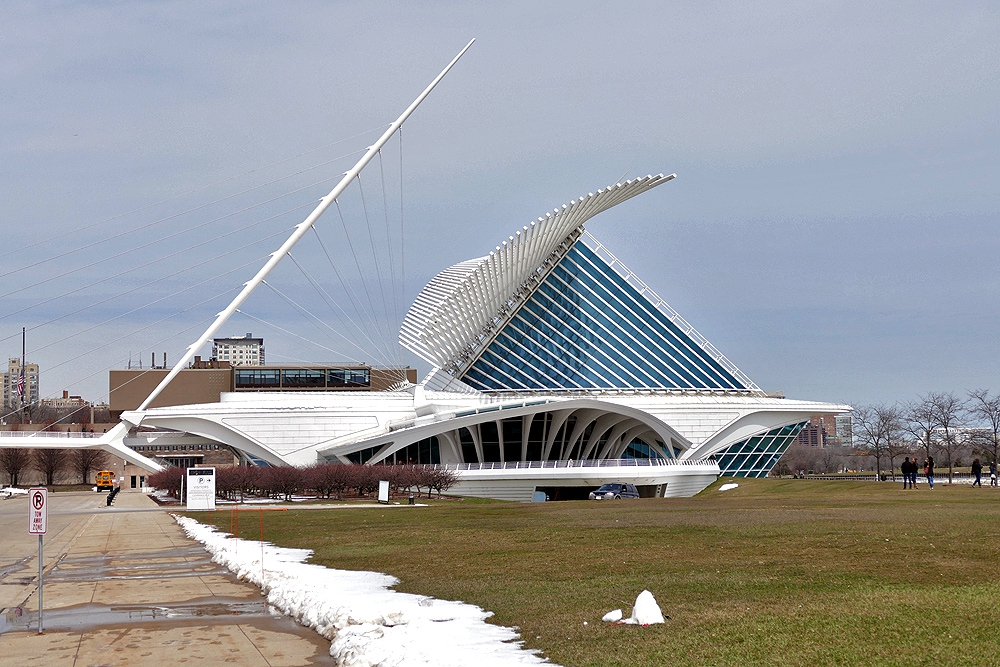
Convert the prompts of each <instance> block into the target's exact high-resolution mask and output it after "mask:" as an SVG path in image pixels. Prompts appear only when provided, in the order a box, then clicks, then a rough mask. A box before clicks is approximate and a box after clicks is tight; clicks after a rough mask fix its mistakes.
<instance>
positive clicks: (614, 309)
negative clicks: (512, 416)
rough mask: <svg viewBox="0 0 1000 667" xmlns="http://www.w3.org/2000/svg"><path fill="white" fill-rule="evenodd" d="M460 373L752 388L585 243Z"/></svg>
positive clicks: (550, 383) (523, 382)
mask: <svg viewBox="0 0 1000 667" xmlns="http://www.w3.org/2000/svg"><path fill="white" fill-rule="evenodd" d="M461 379H462V381H463V382H466V383H467V384H469V385H471V386H473V387H475V388H477V389H482V390H503V389H695V390H697V389H737V390H740V389H746V388H747V387H746V386H745V385H744V384H743V383H741V382H740V381H739V380H738V379H736V378H735V377H734V376H733V375H732V374H731V373H730V372H729V371H727V370H726V369H724V368H723V367H722V366H721V365H720V364H719V363H718V362H717V361H716V360H715V359H713V358H712V357H711V356H710V355H709V354H708V353H707V352H705V351H704V350H703V349H702V348H701V347H700V346H699V345H698V344H696V343H695V342H694V341H693V340H692V339H691V338H690V337H689V336H688V335H687V334H686V333H685V332H684V331H682V330H681V329H680V328H679V327H678V326H677V325H676V324H674V323H673V322H671V321H670V319H669V318H668V317H667V315H665V314H664V313H663V312H661V311H660V310H658V309H657V308H656V307H655V306H654V305H653V304H652V303H651V302H650V301H649V300H648V299H647V298H645V297H644V296H643V295H642V294H640V293H639V291H638V290H637V289H636V288H635V287H633V286H632V285H631V284H629V283H628V282H626V281H625V279H624V278H622V277H621V276H620V275H618V273H616V272H615V270H614V269H612V268H611V267H610V266H608V265H607V263H605V262H604V261H603V260H602V259H601V258H600V257H598V256H597V255H596V254H595V253H594V251H593V250H591V249H590V248H588V247H587V246H586V245H584V244H583V243H580V242H577V243H576V244H575V245H574V246H573V248H572V249H571V250H570V251H569V253H567V255H566V256H565V257H564V258H563V259H562V260H561V261H560V262H559V264H558V265H557V266H556V267H555V269H554V270H553V271H552V273H550V274H549V276H548V277H547V278H546V279H545V280H544V281H543V282H542V284H541V285H540V286H539V287H538V289H536V290H535V292H534V294H532V295H531V297H530V298H529V299H528V300H527V301H526V302H525V303H524V304H523V305H522V306H521V308H520V309H519V310H518V311H517V313H516V314H515V315H514V317H513V319H511V321H510V322H509V323H507V325H506V326H505V327H504V328H503V330H502V331H501V332H500V333H499V334H498V335H497V337H496V338H495V339H494V340H493V342H492V343H491V344H490V345H489V347H488V348H487V349H486V350H485V351H484V352H483V354H482V355H480V357H479V359H477V360H476V362H475V363H474V364H473V365H472V366H471V367H470V368H469V369H468V370H467V371H466V373H465V375H464V376H463V377H462V378H461Z"/></svg>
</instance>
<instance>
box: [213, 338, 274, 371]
mask: <svg viewBox="0 0 1000 667" xmlns="http://www.w3.org/2000/svg"><path fill="white" fill-rule="evenodd" d="M212 359H213V360H214V361H219V362H223V361H228V362H229V364H230V365H232V366H263V365H264V339H263V338H254V337H253V334H251V333H248V334H247V335H245V336H232V337H230V338H215V339H213V340H212Z"/></svg>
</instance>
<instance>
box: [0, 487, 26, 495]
mask: <svg viewBox="0 0 1000 667" xmlns="http://www.w3.org/2000/svg"><path fill="white" fill-rule="evenodd" d="M0 493H3V494H6V495H7V497H8V498H9V497H11V496H26V495H28V490H27V489H19V488H17V487H16V486H5V487H3V488H0Z"/></svg>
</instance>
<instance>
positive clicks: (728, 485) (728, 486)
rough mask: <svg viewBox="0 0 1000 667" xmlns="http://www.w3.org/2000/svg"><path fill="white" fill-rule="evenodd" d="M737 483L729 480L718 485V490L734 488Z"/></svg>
mask: <svg viewBox="0 0 1000 667" xmlns="http://www.w3.org/2000/svg"><path fill="white" fill-rule="evenodd" d="M738 486H739V484H737V483H736V482H729V483H728V484H723V485H722V486H720V487H719V491H728V490H729V489H735V488H736V487H738Z"/></svg>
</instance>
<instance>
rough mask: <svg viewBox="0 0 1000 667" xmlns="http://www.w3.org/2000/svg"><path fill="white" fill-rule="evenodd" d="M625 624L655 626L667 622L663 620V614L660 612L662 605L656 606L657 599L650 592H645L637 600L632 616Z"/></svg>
mask: <svg viewBox="0 0 1000 667" xmlns="http://www.w3.org/2000/svg"><path fill="white" fill-rule="evenodd" d="M625 622H626V623H628V624H629V625H653V624H654V623H664V622H665V621H664V620H663V612H661V611H660V605H658V604H656V598H654V597H653V594H652V593H650V592H649V591H643V592H641V593H639V597H637V598H636V599H635V606H634V607H632V616H631V617H630V618H627V619H625Z"/></svg>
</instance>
